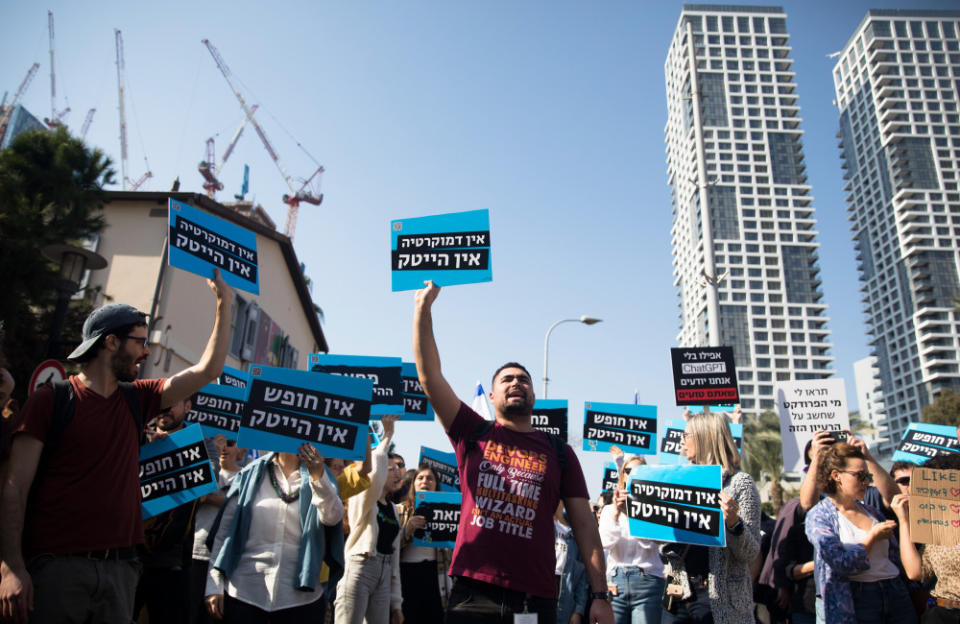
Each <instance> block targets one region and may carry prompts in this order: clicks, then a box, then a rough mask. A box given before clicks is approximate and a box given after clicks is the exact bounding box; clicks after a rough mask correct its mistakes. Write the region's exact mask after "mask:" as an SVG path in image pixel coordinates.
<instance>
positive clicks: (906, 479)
mask: <svg viewBox="0 0 960 624" xmlns="http://www.w3.org/2000/svg"><path fill="white" fill-rule="evenodd" d="M896 481H897V484H898V485H910V477H900V478H899V479H897V480H896Z"/></svg>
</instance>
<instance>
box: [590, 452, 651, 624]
mask: <svg viewBox="0 0 960 624" xmlns="http://www.w3.org/2000/svg"><path fill="white" fill-rule="evenodd" d="M624 459H625V461H624V462H623V468H621V470H620V475H619V477H618V479H617V489H616V490H615V491H614V493H613V504H611V505H607V506H605V507H604V508H603V511H601V512H600V542H601V543H602V544H603V549H604V550H605V551H607V585H608V586H609V587H610V588H611V590H612V589H613V588H614V587H616V591H615V592H613V602H612V603H611V605H612V606H613V616H614V618H615V621H616V623H617V624H659V622H660V610H661V609H660V597H661V595H662V594H663V563H662V562H661V561H660V553H659V551H658V548H657V543H656V542H654V541H651V540H645V539H641V538H639V537H632V536H631V535H630V529H629V525H628V519H627V507H626V505H627V489H626V487H627V479H628V478H629V477H630V472H631V470H633V468H635V467H636V466H641V465H643V464H645V463H647V462H646V461H645V460H644V459H643V458H642V457H639V456H636V455H633V456H628V457H625V458H624Z"/></svg>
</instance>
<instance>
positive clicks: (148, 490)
mask: <svg viewBox="0 0 960 624" xmlns="http://www.w3.org/2000/svg"><path fill="white" fill-rule="evenodd" d="M217 489H218V487H217V480H216V478H215V477H214V475H213V465H212V464H211V463H210V458H209V456H208V455H207V447H206V446H205V445H204V443H203V432H202V431H201V429H200V427H197V426H194V425H188V426H187V427H185V428H183V429H181V430H180V431H176V432H174V433H171V434H170V435H168V436H167V437H165V438H163V439H162V440H157V441H156V442H152V443H150V444H145V445H144V446H142V447H140V495H141V497H142V505H141V507H142V511H143V517H144V519H146V518H151V517H153V516H155V515H157V514H158V513H163V512H164V511H167V510H170V509H173V508H174V507H179V506H180V505H182V504H184V503H189V502H190V501H192V500H196V499H198V498H200V497H201V496H205V495H207V494H210V493H211V492H216V491H217Z"/></svg>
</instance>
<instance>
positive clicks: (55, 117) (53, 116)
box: [43, 11, 70, 128]
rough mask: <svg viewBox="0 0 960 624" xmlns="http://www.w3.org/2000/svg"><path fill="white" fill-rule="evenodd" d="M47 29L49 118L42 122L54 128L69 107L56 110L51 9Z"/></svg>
mask: <svg viewBox="0 0 960 624" xmlns="http://www.w3.org/2000/svg"><path fill="white" fill-rule="evenodd" d="M47 29H48V30H49V31H50V118H49V119H44V120H43V122H44V123H45V124H47V125H48V126H49V127H51V128H56V127H58V126H62V125H63V118H64V117H66V116H67V113H69V112H70V107H69V106H68V107H66V108H65V109H63V110H62V111H60V112H59V113H58V112H57V76H56V73H55V72H54V66H53V11H47Z"/></svg>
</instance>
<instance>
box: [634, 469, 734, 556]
mask: <svg viewBox="0 0 960 624" xmlns="http://www.w3.org/2000/svg"><path fill="white" fill-rule="evenodd" d="M722 483H723V477H722V474H721V468H720V466H645V465H640V466H634V468H633V470H631V471H630V480H629V481H628V482H627V517H628V524H629V527H630V535H632V536H633V537H640V538H644V539H652V540H658V541H663V542H680V543H684V544H700V545H703V546H725V545H726V543H727V541H726V538H727V536H726V527H725V526H724V523H723V512H722V511H721V509H720V489H721V488H722Z"/></svg>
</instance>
